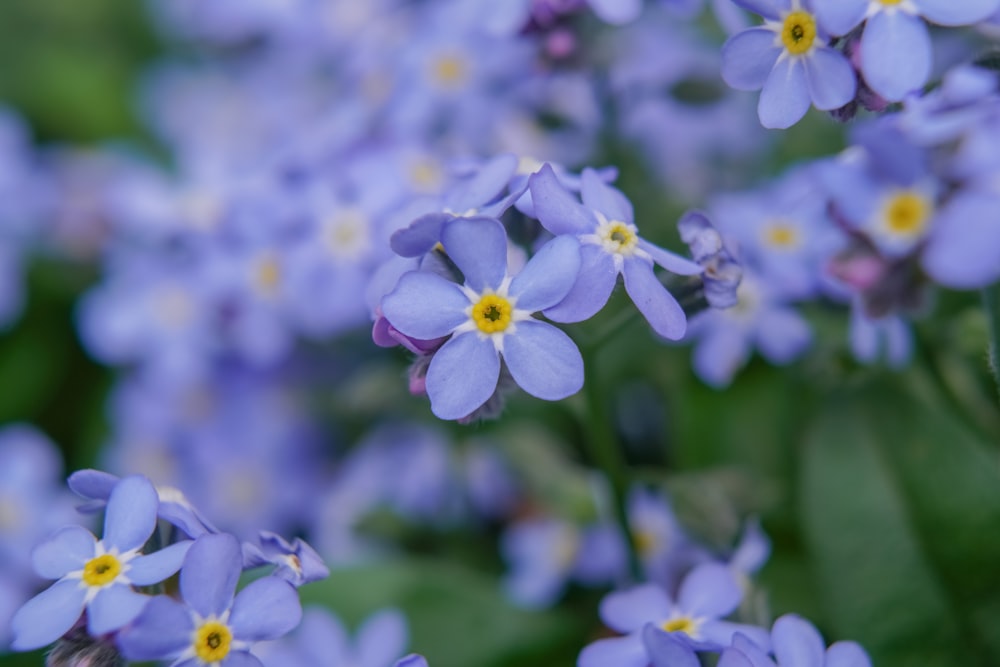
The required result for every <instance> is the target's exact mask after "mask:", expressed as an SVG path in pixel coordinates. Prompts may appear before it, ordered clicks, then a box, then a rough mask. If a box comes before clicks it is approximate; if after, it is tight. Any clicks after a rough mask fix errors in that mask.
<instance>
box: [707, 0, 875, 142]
mask: <svg viewBox="0 0 1000 667" xmlns="http://www.w3.org/2000/svg"><path fill="white" fill-rule="evenodd" d="M734 1H735V2H736V4H737V5H739V6H741V7H743V8H744V9H748V10H750V11H752V12H756V13H757V14H760V15H761V16H763V17H764V25H762V26H759V27H756V28H750V29H748V30H744V31H743V32H740V33H738V34H736V35H733V36H732V37H730V38H729V40H728V41H727V42H726V43H725V45H723V47H722V78H723V79H725V81H726V83H728V84H729V85H730V86H732V87H733V88H736V89H737V90H759V89H762V90H761V93H760V101H759V103H758V106H757V113H758V115H759V116H760V122H761V124H762V125H763V126H764V127H768V128H774V129H785V128H788V127H791V126H792V125H794V124H795V123H797V122H799V120H801V118H802V117H803V116H804V115H805V114H806V111H808V110H809V105H810V103H812V104H813V105H814V106H815V107H816V108H817V109H822V110H824V111H826V110H831V109H838V108H840V107H842V106H844V105H845V104H847V103H848V102H850V101H851V100H852V99H854V94H855V92H856V91H857V81H856V77H855V74H854V70H853V68H851V64H850V63H849V62H848V60H847V58H846V56H844V54H843V53H841V52H840V51H837V50H836V49H833V48H831V47H829V46H827V31H826V30H824V27H825V26H824V25H823V24H822V21H821V17H819V16H817V15H816V14H815V13H814V12H813V10H812V4H811V2H810V0H734Z"/></svg>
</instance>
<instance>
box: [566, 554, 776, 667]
mask: <svg viewBox="0 0 1000 667" xmlns="http://www.w3.org/2000/svg"><path fill="white" fill-rule="evenodd" d="M742 596H743V594H742V592H741V591H740V586H739V584H738V583H737V581H736V578H735V577H734V576H733V574H732V572H731V571H730V570H729V568H727V567H725V566H724V565H720V564H717V563H707V564H704V565H699V566H698V567H696V568H695V569H694V570H692V571H691V572H690V573H689V574H688V576H687V577H686V578H685V579H684V581H683V582H682V583H681V586H680V589H679V591H678V595H677V599H676V600H674V599H673V598H671V597H670V595H668V594H667V592H666V591H665V590H663V589H662V588H660V587H659V586H657V585H655V584H644V585H641V586H637V587H635V588H632V589H630V590H626V591H617V592H614V593H610V594H609V595H607V596H606V597H605V598H604V599H603V600H602V601H601V607H600V614H601V619H602V620H603V621H604V622H605V623H606V624H607V625H608V627H610V628H611V629H613V630H616V631H618V632H623V633H629V634H628V635H627V636H625V637H616V638H611V639H599V640H597V641H595V642H593V643H591V644H589V645H587V646H586V647H584V649H583V651H582V652H581V653H580V657H579V659H578V660H577V665H578V666H579V667H602V666H603V665H615V664H629V665H640V664H641V665H647V664H650V663H653V664H656V665H675V664H676V665H680V666H681V667H687V666H688V665H693V666H697V665H698V664H699V663H698V660H697V658H696V657H695V654H694V652H695V651H696V650H697V651H721V650H722V649H723V648H725V647H727V646H729V645H730V644H731V643H732V640H733V637H734V636H735V635H736V633H742V634H744V635H746V636H747V637H750V638H752V640H753V641H754V642H756V643H758V644H759V645H761V646H764V647H767V646H768V645H769V641H768V636H767V632H765V631H764V630H762V629H761V628H757V627H754V626H750V625H744V624H740V623H731V622H728V621H722V620H719V619H721V618H722V617H724V616H727V615H729V614H731V613H732V612H733V611H734V610H735V609H736V608H737V607H738V606H739V604H740V600H741V599H742ZM663 654H667V655H666V656H664V655H663Z"/></svg>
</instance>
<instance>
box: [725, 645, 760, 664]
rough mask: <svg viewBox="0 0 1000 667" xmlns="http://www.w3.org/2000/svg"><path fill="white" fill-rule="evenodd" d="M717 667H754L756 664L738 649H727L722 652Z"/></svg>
mask: <svg viewBox="0 0 1000 667" xmlns="http://www.w3.org/2000/svg"><path fill="white" fill-rule="evenodd" d="M716 667H754V664H753V663H752V662H750V660H749V659H748V658H747V657H746V656H745V655H743V654H742V653H740V652H739V651H737V650H736V649H734V648H727V649H726V650H725V651H723V652H722V657H721V658H719V663H718V664H717V665H716Z"/></svg>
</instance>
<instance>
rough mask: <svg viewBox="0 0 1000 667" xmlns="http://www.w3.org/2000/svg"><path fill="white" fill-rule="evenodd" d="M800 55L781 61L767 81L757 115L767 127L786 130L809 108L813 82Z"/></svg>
mask: <svg viewBox="0 0 1000 667" xmlns="http://www.w3.org/2000/svg"><path fill="white" fill-rule="evenodd" d="M799 61H800V59H799V58H783V59H781V60H779V61H778V62H777V63H776V64H775V66H774V69H772V70H771V73H770V74H769V75H768V77H767V81H766V82H764V89H763V90H761V91H760V101H759V102H758V103H757V115H758V117H759V118H760V123H761V125H763V126H764V127H767V128H770V129H777V130H785V129H788V128H789V127H791V126H792V125H795V123H797V122H799V121H800V120H802V117H803V116H805V115H806V112H807V111H809V84H808V83H807V82H806V74H805V67H803V66H802V64H801V63H800V62H799Z"/></svg>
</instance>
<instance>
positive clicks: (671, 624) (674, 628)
mask: <svg viewBox="0 0 1000 667" xmlns="http://www.w3.org/2000/svg"><path fill="white" fill-rule="evenodd" d="M660 627H662V628H663V630H664V632H683V633H684V634H686V635H689V636H693V635H694V633H695V631H696V630H697V629H698V624H697V623H695V621H694V619H693V618H691V617H690V616H678V617H677V618H672V619H670V620H669V621H664V622H663V625H661V626H660Z"/></svg>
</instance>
